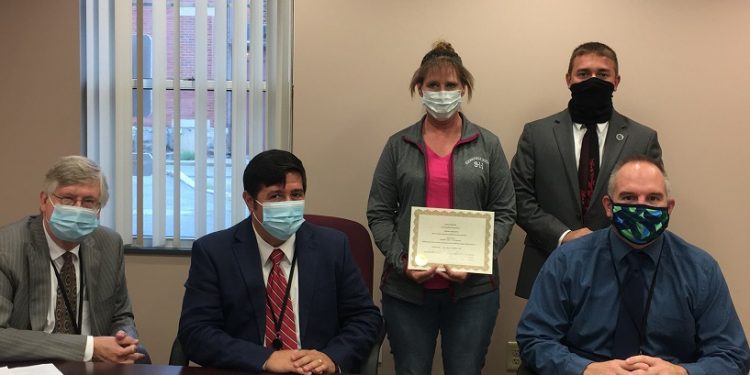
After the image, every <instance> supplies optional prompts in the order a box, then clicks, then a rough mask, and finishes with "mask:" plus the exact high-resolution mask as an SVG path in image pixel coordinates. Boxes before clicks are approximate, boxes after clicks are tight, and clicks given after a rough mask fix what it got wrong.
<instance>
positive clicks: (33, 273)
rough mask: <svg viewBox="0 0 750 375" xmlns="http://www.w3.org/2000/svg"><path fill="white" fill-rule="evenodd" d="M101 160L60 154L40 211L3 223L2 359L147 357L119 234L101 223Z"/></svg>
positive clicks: (132, 359)
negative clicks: (97, 162)
mask: <svg viewBox="0 0 750 375" xmlns="http://www.w3.org/2000/svg"><path fill="white" fill-rule="evenodd" d="M107 199H108V188H107V182H106V180H105V178H104V175H102V173H101V170H100V169H99V166H97V165H96V164H95V163H94V162H92V161H91V160H89V159H86V158H84V157H81V156H67V157H63V158H61V159H59V160H58V161H57V162H56V163H55V165H54V166H52V168H51V169H50V170H49V171H48V172H47V175H46V178H45V180H44V186H43V190H42V192H41V193H40V194H39V206H40V211H41V212H40V215H37V216H30V217H26V218H24V219H22V220H20V221H18V222H16V223H13V224H10V225H7V226H5V227H3V228H0V348H2V349H0V361H28V360H68V361H91V360H95V361H106V362H113V363H133V362H135V361H144V360H145V361H148V356H147V355H144V353H145V352H144V351H143V350H142V348H139V345H138V339H137V338H136V337H137V332H136V329H135V323H134V321H133V312H132V310H131V307H130V299H129V298H128V291H127V287H126V285H125V272H124V268H123V246H122V239H121V238H120V236H119V235H118V234H117V233H116V232H114V231H112V230H111V229H108V228H105V227H101V226H99V223H98V218H99V212H100V210H101V208H102V207H103V206H104V205H105V204H106V203H107Z"/></svg>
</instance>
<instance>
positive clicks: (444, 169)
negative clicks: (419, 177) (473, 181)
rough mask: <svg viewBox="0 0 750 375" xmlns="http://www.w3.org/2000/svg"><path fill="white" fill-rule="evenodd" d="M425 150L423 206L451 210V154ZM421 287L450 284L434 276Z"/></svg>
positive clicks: (439, 287) (433, 287)
mask: <svg viewBox="0 0 750 375" xmlns="http://www.w3.org/2000/svg"><path fill="white" fill-rule="evenodd" d="M426 149H427V186H426V187H427V196H426V202H425V204H426V205H427V207H434V208H453V207H452V206H453V205H452V203H453V202H452V197H451V186H450V182H451V181H450V175H449V173H450V172H449V168H450V167H451V157H452V156H453V153H450V154H448V155H445V156H439V155H438V154H436V153H435V152H434V151H432V150H431V149H430V148H429V147H426ZM422 285H423V286H424V287H425V288H427V289H445V288H448V287H450V285H451V282H450V281H449V280H448V279H446V278H444V277H442V276H435V277H433V278H432V279H430V280H427V281H425V282H424V283H423V284H422Z"/></svg>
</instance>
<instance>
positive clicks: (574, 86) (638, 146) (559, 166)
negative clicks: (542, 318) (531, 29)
mask: <svg viewBox="0 0 750 375" xmlns="http://www.w3.org/2000/svg"><path fill="white" fill-rule="evenodd" d="M565 81H566V83H567V85H568V88H569V89H570V91H571V100H570V101H569V102H568V108H567V109H565V110H563V111H562V112H559V113H557V114H554V115H552V116H549V117H546V118H543V119H541V120H537V121H534V122H531V123H528V124H526V126H524V129H523V133H522V134H521V138H520V139H519V141H518V148H517V150H516V155H515V156H514V157H513V161H512V162H511V175H512V177H513V184H514V186H515V190H516V209H517V214H518V218H517V223H518V225H519V226H520V227H521V228H522V229H523V230H524V231H525V232H526V239H525V241H524V244H525V248H524V252H523V259H522V261H521V269H520V271H519V274H518V282H517V284H516V295H517V296H519V297H522V298H529V294H530V292H531V287H532V285H533V284H534V280H535V279H536V276H537V274H538V273H539V270H540V269H541V268H542V265H543V264H544V261H545V260H546V259H547V257H548V256H549V255H550V253H551V252H552V251H553V250H554V249H555V248H557V247H558V246H559V245H560V244H562V243H565V242H568V241H571V240H574V239H576V238H579V237H582V236H584V235H586V234H589V233H591V232H592V231H594V230H597V229H602V228H604V227H606V226H608V225H609V223H610V222H609V221H608V219H607V217H606V215H605V214H604V209H603V207H602V205H601V203H600V202H601V201H602V197H603V196H604V194H605V193H606V191H607V178H608V177H609V175H610V174H611V172H612V169H613V168H614V166H615V164H616V163H617V161H618V160H620V159H622V158H623V157H625V156H628V155H631V154H645V155H648V156H650V157H652V158H653V159H655V160H658V161H659V162H661V147H660V146H659V141H658V139H657V136H656V132H655V131H654V130H653V129H651V128H648V127H646V126H644V125H641V124H639V123H637V122H635V121H633V120H631V119H629V118H627V117H625V116H623V115H621V114H619V113H618V112H617V111H615V110H614V108H613V106H612V93H613V92H614V91H616V90H617V86H618V85H619V83H620V75H619V70H618V63H617V55H616V54H615V51H614V50H612V49H611V48H610V47H608V46H607V45H605V44H602V43H598V42H589V43H584V44H582V45H580V46H578V47H577V48H576V49H575V50H573V54H572V55H571V57H570V62H569V64H568V72H567V74H566V75H565ZM589 129H590V130H591V133H590V134H589V136H588V137H587V136H586V133H587V132H588V131H589ZM594 132H595V133H596V136H595V137H594ZM581 162H583V165H584V169H583V170H581V169H579V166H578V165H579V164H580V163H581ZM585 181H588V183H586V182H585ZM582 202H583V203H582Z"/></svg>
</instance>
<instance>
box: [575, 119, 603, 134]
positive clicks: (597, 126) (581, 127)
mask: <svg viewBox="0 0 750 375" xmlns="http://www.w3.org/2000/svg"><path fill="white" fill-rule="evenodd" d="M573 126H575V127H576V130H583V128H585V127H586V125H583V124H579V123H577V122H574V123H573ZM607 126H609V121H605V122H602V123H598V124H596V129H597V130H598V131H599V133H601V132H603V131H604V129H606V128H607Z"/></svg>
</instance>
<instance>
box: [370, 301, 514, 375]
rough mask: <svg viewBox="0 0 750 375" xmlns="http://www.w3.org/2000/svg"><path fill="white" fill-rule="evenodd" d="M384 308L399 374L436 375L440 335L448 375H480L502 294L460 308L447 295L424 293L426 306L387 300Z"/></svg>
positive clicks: (460, 302) (463, 303)
mask: <svg viewBox="0 0 750 375" xmlns="http://www.w3.org/2000/svg"><path fill="white" fill-rule="evenodd" d="M382 304H383V317H384V318H385V327H386V330H387V332H388V340H389V342H390V344H391V352H392V353H393V359H394V361H395V363H396V374H398V375H427V374H431V373H432V358H433V357H434V356H435V343H436V339H437V335H438V332H440V334H441V336H440V337H441V341H440V344H441V347H442V350H443V370H444V371H443V373H444V374H446V375H454V374H456V375H457V374H462V375H463V374H480V373H481V371H482V367H484V357H485V355H486V354H487V348H488V347H489V345H490V339H491V338H492V331H493V329H494V328H495V320H496V319H497V312H498V309H499V307H500V293H499V290H498V289H495V290H493V291H491V292H489V293H484V294H480V295H476V296H471V297H466V298H462V299H460V300H458V301H456V302H451V299H450V295H449V292H448V290H447V289H440V290H429V289H425V295H424V304H423V305H417V304H414V303H410V302H406V301H404V300H400V299H398V298H394V297H391V296H388V295H383V300H382Z"/></svg>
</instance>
